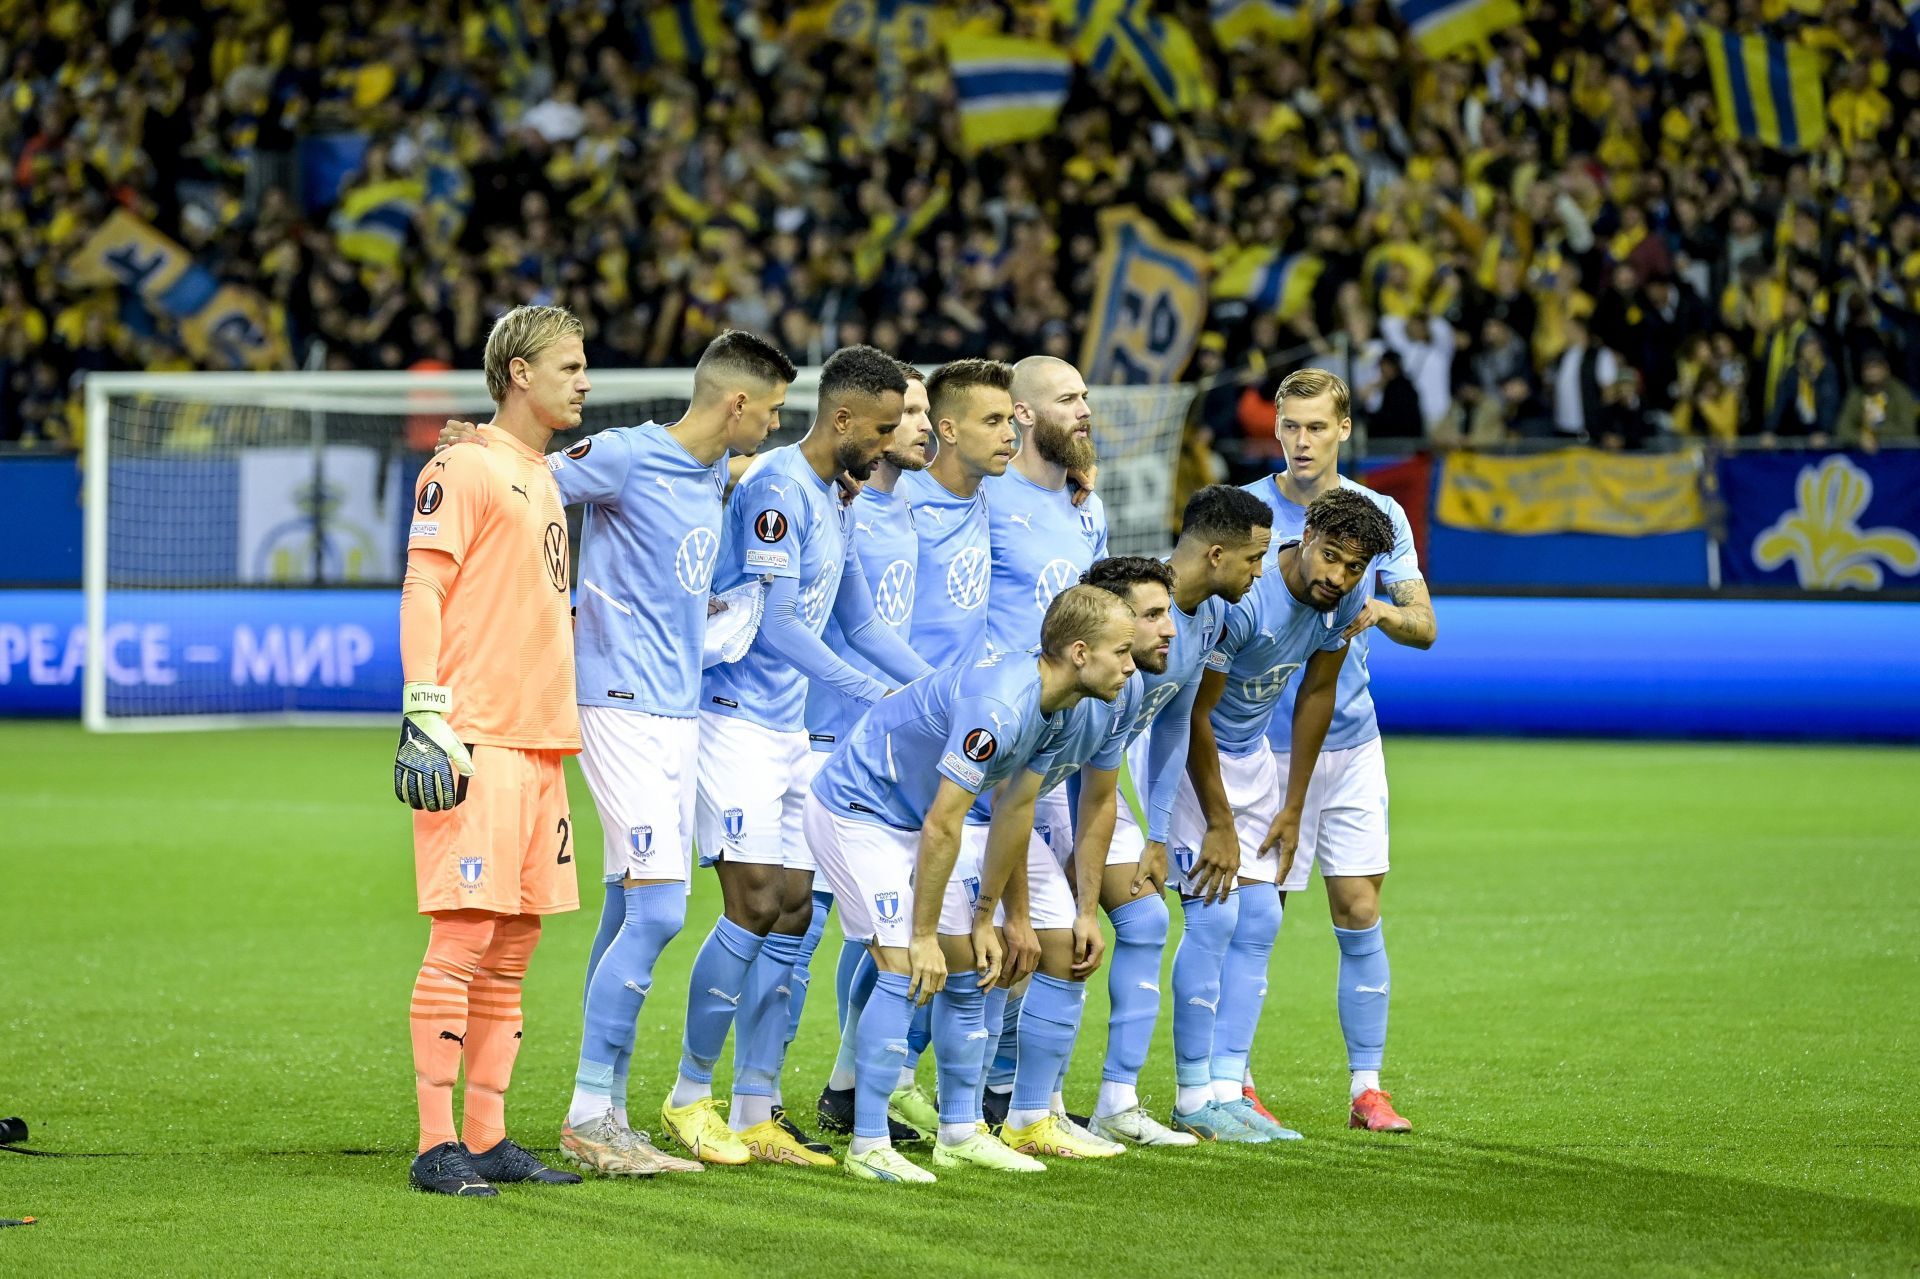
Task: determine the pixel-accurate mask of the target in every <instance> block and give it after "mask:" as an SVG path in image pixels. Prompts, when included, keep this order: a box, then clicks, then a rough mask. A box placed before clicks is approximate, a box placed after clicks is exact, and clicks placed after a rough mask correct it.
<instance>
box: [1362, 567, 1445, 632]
mask: <svg viewBox="0 0 1920 1279" xmlns="http://www.w3.org/2000/svg"><path fill="white" fill-rule="evenodd" d="M1387 594H1389V595H1391V596H1392V597H1393V603H1391V604H1389V603H1387V602H1385V601H1384V600H1380V599H1371V600H1368V601H1367V606H1366V607H1365V608H1363V609H1361V610H1360V616H1358V617H1356V618H1354V619H1353V624H1352V625H1351V626H1349V627H1347V638H1348V639H1352V638H1353V637H1354V636H1356V635H1358V634H1359V633H1360V632H1361V631H1364V630H1366V629H1367V628H1368V627H1369V626H1377V627H1379V628H1380V630H1381V631H1382V632H1383V633H1384V634H1385V635H1386V637H1387V638H1388V639H1390V640H1392V641H1393V642H1394V643H1396V644H1405V645H1406V646H1407V647H1408V648H1432V647H1433V641H1434V640H1435V638H1437V637H1438V635H1439V625H1438V623H1437V622H1436V621H1435V620H1434V616H1433V597H1432V596H1431V595H1429V594H1428V593H1427V583H1426V579H1424V578H1419V577H1410V578H1408V579H1406V580H1405V581H1401V582H1394V583H1392V584H1391V585H1389V586H1388V587H1387Z"/></svg>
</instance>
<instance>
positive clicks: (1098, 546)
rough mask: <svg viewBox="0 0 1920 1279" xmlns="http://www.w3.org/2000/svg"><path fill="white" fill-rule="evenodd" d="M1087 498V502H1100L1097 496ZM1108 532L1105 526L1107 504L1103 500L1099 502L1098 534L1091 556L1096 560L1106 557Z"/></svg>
mask: <svg viewBox="0 0 1920 1279" xmlns="http://www.w3.org/2000/svg"><path fill="white" fill-rule="evenodd" d="M1087 500H1088V501H1089V502H1100V499H1099V498H1097V497H1090V498H1088V499H1087ZM1108 532H1109V530H1108V528H1107V504H1106V503H1105V502H1100V536H1099V537H1098V538H1096V539H1095V540H1094V543H1093V558H1095V559H1096V560H1104V559H1105V558H1107V534H1108Z"/></svg>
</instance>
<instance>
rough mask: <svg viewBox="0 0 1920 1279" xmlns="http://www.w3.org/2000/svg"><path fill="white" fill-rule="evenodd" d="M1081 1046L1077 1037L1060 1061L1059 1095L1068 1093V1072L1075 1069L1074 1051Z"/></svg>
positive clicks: (1056, 1086)
mask: <svg viewBox="0 0 1920 1279" xmlns="http://www.w3.org/2000/svg"><path fill="white" fill-rule="evenodd" d="M1080 990H1081V998H1083V999H1084V998H1085V997H1086V987H1085V986H1084V985H1083V986H1082V987H1081V988H1080ZM1079 1046H1080V1040H1079V1039H1078V1038H1077V1037H1076V1038H1075V1039H1074V1041H1073V1044H1072V1045H1071V1046H1070V1047H1069V1048H1068V1049H1067V1055H1066V1056H1065V1057H1062V1058H1061V1059H1060V1074H1059V1076H1058V1077H1057V1078H1055V1079H1054V1081H1053V1090H1054V1091H1055V1092H1057V1093H1064V1092H1066V1091H1067V1072H1068V1071H1069V1070H1072V1069H1073V1050H1074V1049H1075V1048H1078V1047H1079Z"/></svg>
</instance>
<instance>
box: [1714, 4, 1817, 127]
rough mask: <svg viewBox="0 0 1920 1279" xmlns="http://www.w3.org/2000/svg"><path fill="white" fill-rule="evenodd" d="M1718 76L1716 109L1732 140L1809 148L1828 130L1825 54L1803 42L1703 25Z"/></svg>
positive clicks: (1719, 119)
mask: <svg viewBox="0 0 1920 1279" xmlns="http://www.w3.org/2000/svg"><path fill="white" fill-rule="evenodd" d="M1700 47H1701V48H1702V49H1704V50H1705V51H1706V55H1707V70H1708V71H1709V72H1710V73H1711V74H1712V76H1713V106H1714V115H1715V117H1716V119H1717V122H1718V125H1719V134H1720V136H1721V137H1722V138H1725V139H1726V140H1727V141H1729V142H1740V141H1747V142H1759V143H1762V144H1763V145H1765V146H1769V147H1772V148H1773V149H1774V150H1776V151H1803V150H1805V149H1806V148H1808V147H1812V146H1817V145H1819V143H1820V141H1821V140H1822V139H1824V138H1825V137H1826V136H1827V106H1826V95H1825V93H1824V91H1823V90H1822V89H1821V87H1820V55H1819V54H1818V53H1815V52H1814V51H1813V50H1812V49H1810V48H1808V47H1807V46H1805V45H1803V44H1798V43H1790V42H1788V41H1785V40H1775V39H1772V38H1771V37H1769V36H1739V35H1735V34H1733V33H1732V32H1731V31H1721V30H1718V29H1716V28H1713V27H1702V28H1701V30H1700Z"/></svg>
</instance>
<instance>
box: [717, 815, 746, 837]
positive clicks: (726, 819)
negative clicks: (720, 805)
mask: <svg viewBox="0 0 1920 1279" xmlns="http://www.w3.org/2000/svg"><path fill="white" fill-rule="evenodd" d="M720 826H721V829H723V830H725V831H726V832H727V838H728V839H739V838H740V836H741V833H742V832H744V831H745V830H746V829H747V814H746V811H745V810H744V809H739V808H729V809H728V810H727V811H726V812H724V813H722V814H720Z"/></svg>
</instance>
